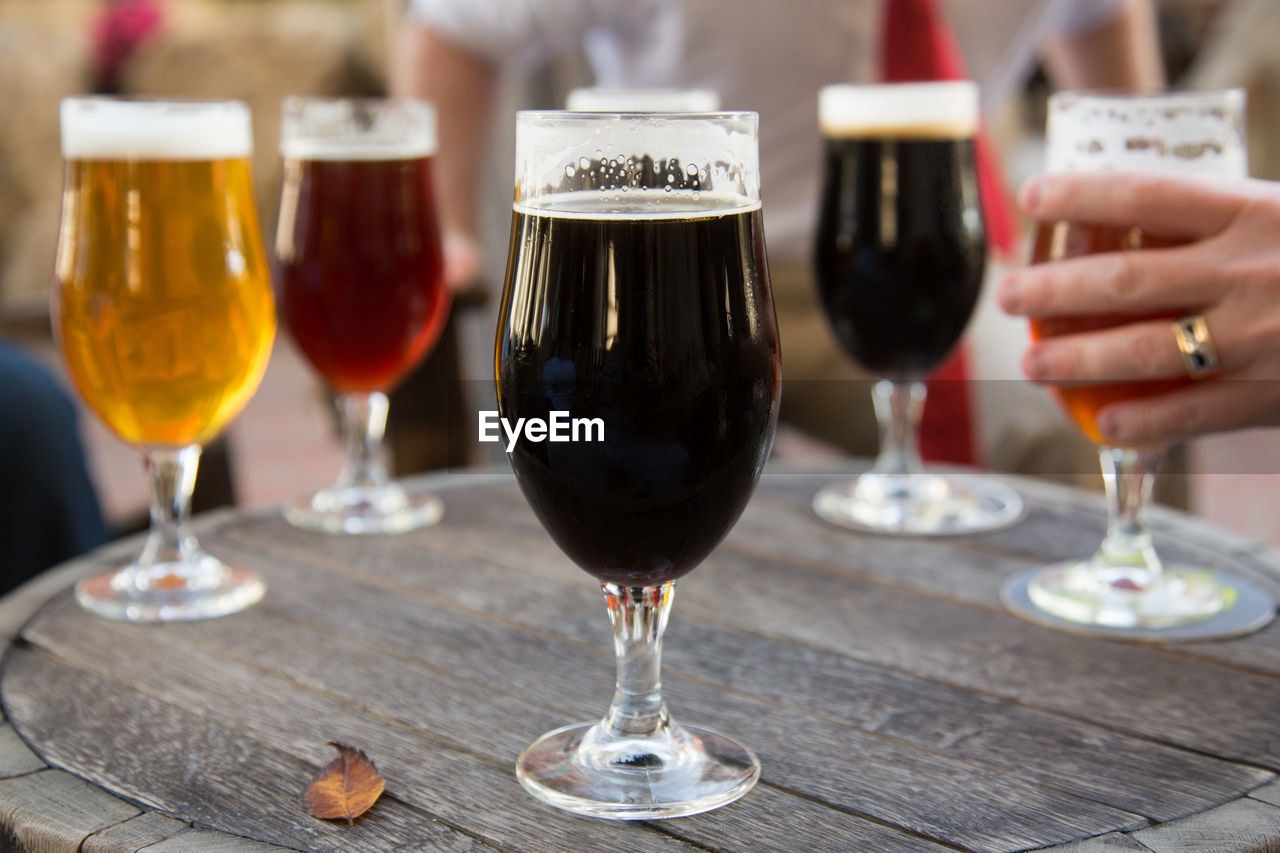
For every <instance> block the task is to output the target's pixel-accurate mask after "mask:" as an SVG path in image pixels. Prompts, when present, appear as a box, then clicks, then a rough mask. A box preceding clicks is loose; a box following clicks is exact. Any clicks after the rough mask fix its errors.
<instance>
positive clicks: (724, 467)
mask: <svg viewBox="0 0 1280 853" xmlns="http://www.w3.org/2000/svg"><path fill="white" fill-rule="evenodd" d="M574 195H577V196H582V195H586V194H582V193H575V194H574ZM600 195H601V196H603V197H602V198H601V200H600V204H601V206H602V207H603V206H605V205H608V204H611V203H616V202H612V201H611V200H610V199H611V196H608V195H605V194H600ZM706 206H708V205H707V200H706V199H705V198H704V199H703V201H702V204H701V205H699V207H706ZM574 208H575V209H576V210H577V211H579V212H574V213H567V212H565V213H559V212H556V211H554V210H550V211H547V210H541V211H529V210H520V209H517V211H516V212H515V215H514V219H513V223H512V232H511V249H510V255H509V257H510V260H509V262H508V267H507V279H506V292H505V293H504V295H503V300H502V304H503V313H502V315H501V317H500V319H499V326H498V340H497V352H496V368H497V379H498V406H499V412H500V414H501V416H502V417H503V418H505V419H507V420H508V421H511V422H514V421H515V420H516V419H517V418H543V419H548V418H549V416H550V413H551V412H552V411H567V412H569V413H570V414H571V416H572V417H574V418H599V419H601V420H602V421H603V426H604V437H603V438H604V440H603V441H600V442H585V441H578V442H567V443H551V442H547V441H544V442H533V441H529V440H528V439H527V438H521V439H520V440H519V442H518V444H517V445H516V447H515V448H514V450H513V452H512V453H511V464H512V467H513V468H514V469H515V473H516V477H517V480H518V482H519V484H520V488H521V490H522V491H523V492H524V494H525V497H526V498H527V499H528V501H529V504H530V505H531V506H532V507H533V510H534V512H535V513H537V515H538V517H539V519H540V520H541V521H542V524H543V525H544V526H545V527H546V529H547V530H548V531H549V532H550V533H551V536H552V538H554V539H555V541H556V543H557V544H558V545H559V546H560V547H561V548H562V549H563V550H564V551H565V553H566V554H568V555H569V556H570V557H571V558H572V559H573V560H574V561H575V562H576V563H577V564H578V565H579V566H581V567H582V568H583V569H585V570H587V571H588V572H590V573H591V574H593V575H595V576H596V577H598V578H600V579H601V580H604V581H608V582H612V583H618V584H623V585H626V586H651V585H654V584H660V583H663V582H665V581H669V580H673V579H675V578H677V577H679V576H681V575H683V574H685V573H686V572H688V571H689V570H690V569H692V568H693V567H695V566H696V565H697V564H698V563H699V562H700V561H701V560H702V559H703V558H704V557H705V556H706V555H707V554H708V553H710V552H711V550H712V549H713V548H714V547H715V546H716V545H717V544H718V543H719V542H720V540H721V539H722V538H723V537H724V536H725V534H726V533H727V532H728V531H729V529H730V528H731V527H732V526H733V523H734V522H735V521H736V520H737V518H738V515H739V514H740V513H741V512H742V509H743V507H744V506H745V505H746V502H747V499H748V497H749V496H750V494H751V492H752V490H753V489H754V487H755V483H756V479H757V477H758V476H759V474H760V469H761V467H762V466H763V465H764V461H765V458H766V457H767V456H768V454H769V448H770V445H771V443H772V437H773V431H774V426H775V423H776V419H777V411H778V393H779V381H780V374H779V365H778V335H777V329H776V325H775V321H774V315H773V307H772V301H771V298H770V292H769V278H768V271H767V268H766V264H765V255H764V239H763V234H762V231H761V220H760V209H759V207H758V206H757V207H753V208H748V209H743V208H741V207H739V208H736V209H727V210H714V209H713V210H695V209H690V211H689V212H688V213H683V214H681V213H678V212H672V211H673V205H672V204H668V205H665V206H664V207H663V208H662V210H663V211H664V212H663V214H662V215H660V216H650V217H644V218H641V217H638V216H631V217H630V218H628V215H627V214H616V215H604V214H601V215H591V214H590V213H586V214H584V213H581V212H580V211H581V210H582V209H583V205H582V203H581V202H579V203H575V204H574ZM675 210H678V208H675Z"/></svg>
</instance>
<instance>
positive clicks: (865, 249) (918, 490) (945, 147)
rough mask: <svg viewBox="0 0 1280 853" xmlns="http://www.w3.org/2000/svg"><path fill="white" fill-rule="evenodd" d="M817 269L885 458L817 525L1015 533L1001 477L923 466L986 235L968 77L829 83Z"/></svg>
mask: <svg viewBox="0 0 1280 853" xmlns="http://www.w3.org/2000/svg"><path fill="white" fill-rule="evenodd" d="M819 112H820V119H821V122H822V132H823V136H824V138H825V145H826V152H825V166H824V178H823V180H824V186H823V190H822V203H821V208H820V214H819V223H818V236H817V244H816V247H815V253H814V260H815V268H816V270H815V272H816V278H817V282H818V289H819V293H820V296H821V298H822V304H823V308H824V309H825V313H826V316H827V319H828V320H829V321H830V323H831V328H832V330H833V331H834V332H835V334H836V337H837V338H838V339H839V341H840V343H841V344H842V345H843V346H844V348H845V350H846V351H847V352H848V353H849V355H850V356H851V357H852V358H853V360H854V361H855V362H856V363H857V364H858V366H859V367H861V368H862V369H864V370H866V371H867V372H868V373H870V374H872V375H873V376H875V377H878V379H879V381H878V382H876V384H875V385H874V386H873V388H872V394H873V400H874V403H875V411H876V418H877V420H879V422H880V455H879V457H878V458H877V459H876V462H875V465H874V467H873V468H872V469H871V471H869V472H867V473H865V474H863V475H862V476H861V477H859V478H858V479H857V481H856V482H854V483H851V484H841V485H837V486H832V487H829V488H826V489H823V490H822V491H821V492H819V493H818V495H817V496H816V497H815V498H814V504H813V505H814V510H815V511H816V512H817V513H818V515H819V516H821V517H822V518H824V519H826V520H827V521H830V522H832V523H833V524H839V525H841V526H845V527H852V528H854V529H858V530H865V531H871V532H876V533H891V534H907V535H932V534H957V533H975V532H979V531H984V530H992V529H996V528H1000V527H1005V526H1007V525H1009V524H1012V523H1013V522H1015V521H1016V520H1017V519H1018V518H1019V517H1020V516H1021V514H1022V500H1021V499H1020V498H1019V497H1018V494H1017V493H1016V492H1014V491H1013V490H1012V489H1011V488H1009V487H1008V486H1005V485H1004V484H1002V483H998V482H996V481H994V480H990V479H984V478H981V477H973V476H963V475H945V476H944V475H940V474H933V473H928V472H926V471H925V470H924V467H923V463H922V462H921V459H920V453H919V451H918V449H917V435H918V432H919V427H920V415H921V414H922V412H923V410H924V400H925V382H924V380H925V379H926V378H927V377H928V376H929V374H931V373H932V372H933V371H934V370H936V369H937V368H938V367H939V366H940V365H941V364H942V363H943V361H945V359H946V357H947V355H948V354H949V353H950V352H951V350H952V349H953V348H954V347H955V346H956V344H957V343H958V342H959V340H960V336H961V335H962V334H963V332H964V330H965V327H966V326H967V325H968V323H969V318H970V316H971V315H972V314H973V310H974V307H975V305H976V304H977V301H978V295H979V291H980V289H981V287H982V275H983V269H984V266H985V261H986V233H985V230H984V228H983V220H982V210H981V207H980V204H979V199H978V178H977V172H976V168H975V164H974V148H973V144H974V143H973V140H974V134H975V133H976V131H977V126H978V90H977V86H975V85H974V84H973V83H971V82H968V81H955V82H944V83H910V84H889V85H879V86H852V85H840V86H828V87H826V88H825V89H823V90H822V93H821V95H820V99H819Z"/></svg>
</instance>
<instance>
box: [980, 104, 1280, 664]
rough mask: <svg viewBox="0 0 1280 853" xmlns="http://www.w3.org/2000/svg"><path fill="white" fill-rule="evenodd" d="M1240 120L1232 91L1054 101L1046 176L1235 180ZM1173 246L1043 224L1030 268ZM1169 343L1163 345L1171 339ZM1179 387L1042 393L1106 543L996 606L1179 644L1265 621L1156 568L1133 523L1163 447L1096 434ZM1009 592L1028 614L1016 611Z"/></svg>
mask: <svg viewBox="0 0 1280 853" xmlns="http://www.w3.org/2000/svg"><path fill="white" fill-rule="evenodd" d="M1244 113H1245V103H1244V92H1243V91H1241V90H1230V91H1217V92H1215V91H1204V92H1183V93H1165V94H1158V95H1145V96H1129V95H1120V94H1086V93H1080V92H1062V93H1059V94H1057V95H1054V96H1053V97H1052V98H1051V99H1050V100H1049V115H1048V126H1047V128H1046V170H1047V171H1049V172H1105V171H1137V172H1155V173H1165V174H1186V175H1202V176H1205V177H1207V178H1212V177H1221V178H1227V179H1235V178H1243V177H1245V175H1246V174H1247V172H1248V168H1247V163H1246V159H1247V158H1246V149H1245V139H1244ZM1177 242H1178V241H1177V240H1175V239H1172V238H1170V237H1169V236H1167V235H1159V234H1149V233H1143V232H1142V231H1141V230H1140V229H1138V228H1116V227H1112V226H1099V225H1096V224H1093V223H1087V222H1056V223H1047V224H1044V225H1042V226H1040V229H1039V231H1038V233H1037V234H1036V241H1035V247H1034V250H1033V254H1032V258H1031V262H1032V263H1033V264H1036V263H1046V262H1048V263H1053V262H1056V261H1062V260H1066V259H1069V258H1074V257H1080V256H1083V255H1090V254H1097V253H1104V252H1127V251H1137V250H1151V249H1161V248H1168V247H1170V246H1173V245H1176V244H1177ZM1191 310H1192V309H1190V308H1189V309H1188V310H1186V311H1180V312H1175V313H1173V314H1166V315H1163V316H1152V315H1146V316H1138V315H1128V316H1118V315H1091V316H1075V317H1047V318H1040V319H1036V320H1033V321H1032V323H1031V332H1032V336H1033V337H1034V338H1036V339H1041V338H1048V337H1056V336H1058V335H1072V334H1078V333H1082V332H1091V331H1096V330H1098V329H1106V328H1111V327H1114V326H1120V325H1124V324H1127V323H1134V322H1142V321H1146V320H1157V319H1159V320H1170V321H1172V320H1173V319H1175V318H1176V317H1178V316H1181V315H1183V314H1187V313H1190V311H1191ZM1170 338H1171V340H1170V346H1171V347H1172V346H1173V341H1172V334H1171V335H1170ZM1191 381H1192V380H1191V379H1190V378H1187V377H1182V378H1170V379H1160V380H1134V381H1121V382H1106V383H1079V384H1075V385H1072V386H1070V387H1061V388H1055V389H1053V395H1054V397H1056V398H1057V400H1058V402H1059V403H1060V404H1061V405H1062V407H1063V409H1064V410H1065V411H1066V412H1067V414H1068V415H1069V416H1070V417H1071V418H1072V420H1074V421H1075V423H1076V425H1077V426H1078V427H1079V428H1080V430H1081V431H1082V432H1083V433H1084V434H1085V435H1086V436H1087V437H1088V438H1089V439H1090V440H1091V441H1093V442H1094V443H1095V444H1097V445H1098V453H1099V457H1100V459H1101V462H1102V474H1103V481H1104V483H1105V485H1106V490H1107V504H1108V523H1107V533H1106V537H1105V539H1104V540H1103V542H1102V545H1101V546H1100V547H1099V549H1098V551H1097V552H1096V553H1095V554H1094V555H1093V556H1091V557H1089V558H1087V559H1084V560H1071V561H1068V562H1065V563H1059V564H1057V565H1053V566H1049V567H1046V568H1043V569H1040V570H1037V571H1035V572H1034V573H1032V574H1030V575H1029V576H1019V578H1015V579H1014V581H1011V583H1010V584H1007V585H1006V587H1005V591H1004V598H1005V601H1006V603H1011V606H1012V608H1013V609H1014V610H1015V612H1019V613H1020V614H1021V615H1032V616H1034V615H1036V614H1037V613H1038V614H1039V615H1040V616H1041V619H1040V620H1039V621H1049V622H1050V623H1051V624H1053V625H1054V626H1055V627H1063V626H1064V625H1070V626H1071V627H1072V630H1074V631H1077V632H1081V633H1102V634H1106V635H1109V636H1117V635H1118V636H1137V637H1142V638H1144V639H1160V638H1162V637H1163V638H1168V639H1179V638H1185V635H1184V634H1180V633H1173V634H1169V633H1168V629H1171V628H1180V627H1182V626H1189V625H1196V624H1197V623H1203V624H1201V625H1199V626H1198V627H1197V628H1196V630H1197V632H1198V633H1197V636H1198V638H1200V639H1204V638H1207V637H1211V636H1230V635H1233V634H1237V633H1240V632H1242V631H1243V630H1252V629H1254V628H1256V627H1258V626H1259V623H1258V622H1256V621H1252V622H1251V621H1250V619H1251V617H1249V616H1247V615H1246V614H1249V613H1253V614H1257V618H1260V619H1263V620H1264V621H1263V622H1262V623H1261V624H1265V619H1269V618H1270V613H1271V612H1272V611H1274V605H1273V604H1272V603H1270V602H1268V601H1265V600H1263V598H1262V596H1263V594H1262V593H1261V591H1260V590H1257V589H1256V588H1254V587H1253V586H1252V585H1250V584H1247V583H1242V582H1241V580H1240V579H1239V578H1236V577H1234V576H1233V575H1231V574H1229V573H1226V572H1222V571H1219V570H1213V569H1210V568H1208V567H1204V566H1186V565H1181V566H1179V565H1166V564H1165V563H1164V562H1163V561H1162V560H1161V559H1160V556H1159V555H1158V554H1157V553H1156V550H1155V547H1154V544H1153V542H1152V539H1151V533H1150V531H1149V530H1148V529H1147V526H1146V523H1145V522H1144V520H1143V515H1144V510H1145V507H1146V504H1147V503H1148V502H1149V500H1150V497H1151V492H1152V489H1153V487H1154V481H1155V475H1156V470H1157V468H1158V467H1159V464H1160V461H1161V459H1162V458H1163V456H1164V454H1165V450H1166V448H1165V447H1120V446H1114V445H1109V444H1108V443H1107V442H1106V441H1105V440H1104V438H1103V436H1102V434H1101V432H1100V431H1099V429H1098V425H1097V416H1098V413H1099V412H1100V411H1101V410H1102V409H1103V408H1104V407H1106V406H1108V405H1111V404H1112V403H1119V402H1124V401H1127V400H1137V399H1141V398H1144V397H1151V396H1157V395H1160V394H1166V393H1168V392H1170V391H1174V390H1177V389H1178V388H1181V387H1183V386H1185V385H1186V384H1187V383H1189V382H1191ZM1209 381H1212V380H1209ZM1018 582H1020V583H1021V584H1022V588H1023V589H1024V590H1025V597H1026V599H1027V601H1028V602H1029V607H1030V608H1032V612H1030V613H1029V612H1028V610H1027V609H1026V608H1025V607H1019V606H1017V602H1018V600H1019V596H1018V595H1017V589H1018ZM1215 617H1217V618H1215ZM1211 619H1212V620H1213V622H1210V621H1209V620H1211ZM1162 631H1163V632H1166V633H1164V634H1161V633H1160V632H1162Z"/></svg>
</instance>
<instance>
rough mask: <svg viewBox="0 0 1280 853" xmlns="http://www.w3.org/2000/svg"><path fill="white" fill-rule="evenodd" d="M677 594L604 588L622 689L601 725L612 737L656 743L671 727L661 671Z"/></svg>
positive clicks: (668, 589) (667, 589)
mask: <svg viewBox="0 0 1280 853" xmlns="http://www.w3.org/2000/svg"><path fill="white" fill-rule="evenodd" d="M674 592H675V582H674V581H668V582H667V583H664V584H661V585H660V586H619V585H617V584H612V583H607V584H604V595H605V599H606V600H607V602H608V605H609V621H610V622H611V623H612V624H613V649H614V652H615V653H616V654H617V657H618V681H617V688H616V690H615V691H614V694H613V703H612V704H611V705H610V706H609V712H608V713H607V714H605V717H604V721H603V723H602V725H603V727H604V729H605V731H606V732H607V733H608V735H610V736H612V737H616V738H641V737H653V736H655V735H657V734H659V733H660V732H661V731H662V730H663V729H666V728H667V727H669V726H670V724H671V718H670V716H669V715H668V714H667V706H666V704H665V703H664V702H663V701H662V677H661V675H660V672H659V671H660V669H661V666H662V632H663V631H665V630H666V627H667V616H668V615H669V614H670V612H671V598H672V595H673V594H674Z"/></svg>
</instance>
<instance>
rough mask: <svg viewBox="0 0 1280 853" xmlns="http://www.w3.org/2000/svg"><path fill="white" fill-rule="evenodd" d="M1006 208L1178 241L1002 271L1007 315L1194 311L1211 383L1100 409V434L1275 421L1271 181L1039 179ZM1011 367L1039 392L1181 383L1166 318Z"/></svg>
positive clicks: (1070, 341) (1276, 233) (1123, 436)
mask: <svg viewBox="0 0 1280 853" xmlns="http://www.w3.org/2000/svg"><path fill="white" fill-rule="evenodd" d="M1019 203H1020V205H1021V206H1022V208H1023V210H1024V211H1025V212H1026V213H1027V215H1028V216H1030V217H1032V218H1033V219H1035V220H1038V221H1040V222H1046V223H1053V222H1064V221H1065V222H1077V223H1090V224H1098V225H1110V226H1117V227H1124V228H1130V227H1136V228H1140V229H1142V231H1143V232H1144V233H1148V234H1152V235H1159V236H1163V237H1169V238H1173V239H1177V240H1181V241H1187V242H1186V243H1185V244H1183V245H1178V246H1175V247H1172V248H1160V249H1140V250H1134V251H1125V252H1109V253H1104V254H1097V255H1089V256H1084V257H1078V258H1073V259H1070V260H1063V261H1058V262H1053V263H1046V264H1038V265H1035V266H1031V267H1027V268H1024V269H1021V270H1017V271H1015V272H1011V273H1009V274H1008V275H1006V276H1005V278H1004V280H1003V281H1002V282H1001V283H1000V287H999V291H998V294H997V298H998V299H999V302H1000V305H1001V307H1003V308H1004V310H1005V311H1007V312H1008V313H1010V314H1017V315H1023V316H1027V317H1032V318H1037V317H1060V316H1072V315H1107V314H1119V315H1133V316H1134V317H1135V318H1137V317H1141V316H1143V315H1151V314H1160V313H1170V312H1176V313H1177V314H1178V315H1183V314H1197V313H1198V314H1201V315H1203V316H1204V318H1205V321H1206V323H1207V324H1208V327H1209V331H1210V335H1211V337H1212V339H1213V342H1214V347H1215V349H1216V351H1217V355H1218V364H1219V366H1218V371H1217V372H1216V374H1214V381H1204V382H1195V383H1192V384H1189V385H1188V386H1186V387H1185V388H1182V389H1180V390H1177V391H1173V392H1170V393H1168V394H1163V395H1160V396H1156V397H1148V398H1143V399H1139V400H1133V401H1129V402H1124V403H1116V404H1113V405H1110V406H1107V407H1106V408H1104V409H1103V410H1102V411H1101V412H1100V413H1099V417H1098V427H1099V429H1100V431H1101V432H1102V434H1103V437H1104V438H1106V439H1107V440H1109V441H1114V442H1115V443H1117V444H1121V445H1135V444H1157V443H1165V442H1172V441H1178V440H1181V439H1184V438H1188V437H1191V436H1195V435H1200V434H1203V433H1209V432H1217V431H1223V430H1231V429H1240V428H1244V427H1251V426H1274V425H1280V185H1278V184H1275V183H1270V182H1265V181H1234V182H1221V181H1218V182H1214V183H1210V182H1208V181H1205V180H1204V179H1201V178H1186V177H1171V176H1164V175H1160V176H1157V175H1141V174H1119V173H1100V174H1069V175H1067V174H1061V175H1042V176H1040V177H1038V178H1034V179H1032V180H1031V181H1029V182H1028V183H1027V185H1026V186H1024V187H1023V189H1022V192H1021V193H1020V195H1019ZM1022 367H1023V372H1024V373H1026V375H1027V377H1028V378H1029V379H1031V380H1032V381H1034V382H1038V383H1044V384H1051V385H1052V384H1063V383H1073V384H1080V383H1104V382H1116V381H1124V380H1134V379H1157V378H1169V377H1178V376H1186V375H1187V367H1186V363H1185V362H1184V360H1183V356H1182V354H1181V352H1180V351H1179V350H1178V347H1177V343H1176V341H1175V338H1174V335H1173V332H1172V330H1171V328H1170V321H1168V320H1141V319H1135V321H1134V322H1132V323H1128V324H1125V325H1121V326H1116V327H1113V328H1109V329H1104V330H1101V331H1095V332H1088V333H1083V334H1074V335H1063V336H1061V337H1055V338H1049V339H1044V340H1041V341H1038V342H1036V343H1035V344H1033V345H1032V346H1031V348H1030V349H1029V350H1028V351H1027V353H1026V356H1025V357H1024V359H1023V365H1022Z"/></svg>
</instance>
